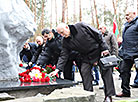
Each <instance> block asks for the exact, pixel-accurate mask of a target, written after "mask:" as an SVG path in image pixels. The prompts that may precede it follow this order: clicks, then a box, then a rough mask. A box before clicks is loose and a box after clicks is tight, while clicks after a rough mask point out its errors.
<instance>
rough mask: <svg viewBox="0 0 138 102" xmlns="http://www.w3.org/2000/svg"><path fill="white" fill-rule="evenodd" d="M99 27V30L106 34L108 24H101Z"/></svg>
mask: <svg viewBox="0 0 138 102" xmlns="http://www.w3.org/2000/svg"><path fill="white" fill-rule="evenodd" d="M98 29H99V31H101V32H102V34H104V33H105V32H106V26H105V25H100V26H99V28H98Z"/></svg>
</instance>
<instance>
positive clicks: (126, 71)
mask: <svg viewBox="0 0 138 102" xmlns="http://www.w3.org/2000/svg"><path fill="white" fill-rule="evenodd" d="M126 21H127V22H126V23H125V24H124V29H123V32H122V34H123V37H122V38H123V41H122V47H121V50H120V51H119V54H120V55H121V57H122V59H123V61H122V63H121V66H120V75H121V78H122V84H121V88H122V92H120V93H119V94H117V95H116V96H117V97H130V96H131V92H130V87H129V84H130V77H131V68H132V66H133V64H134V59H135V58H138V17H136V13H135V11H133V10H127V13H126Z"/></svg>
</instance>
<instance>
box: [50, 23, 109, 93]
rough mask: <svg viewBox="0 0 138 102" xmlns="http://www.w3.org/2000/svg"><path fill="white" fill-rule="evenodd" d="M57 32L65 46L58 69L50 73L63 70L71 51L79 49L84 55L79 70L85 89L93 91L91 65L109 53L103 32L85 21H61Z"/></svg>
mask: <svg viewBox="0 0 138 102" xmlns="http://www.w3.org/2000/svg"><path fill="white" fill-rule="evenodd" d="M57 32H58V33H59V34H60V35H61V36H63V37H64V39H63V48H62V51H61V56H60V57H59V60H58V64H57V69H56V70H55V71H54V72H52V73H51V74H50V75H51V76H53V75H55V74H56V73H57V72H58V71H59V70H62V71H63V70H64V69H63V68H64V66H65V64H66V63H67V59H68V57H69V53H70V51H72V50H74V51H78V52H79V53H80V54H81V57H82V61H81V68H80V69H79V70H80V74H81V77H82V81H83V86H84V90H87V91H93V85H92V81H93V77H92V74H91V66H92V65H93V63H94V62H96V61H98V60H99V59H100V57H101V54H104V55H107V54H109V51H108V47H107V45H106V43H105V41H104V39H103V37H102V34H100V33H99V31H98V30H97V29H95V28H93V27H91V26H89V25H88V24H85V23H77V24H75V25H66V24H64V23H61V24H59V25H58V27H57Z"/></svg>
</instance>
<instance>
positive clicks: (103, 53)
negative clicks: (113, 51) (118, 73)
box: [101, 50, 109, 56]
mask: <svg viewBox="0 0 138 102" xmlns="http://www.w3.org/2000/svg"><path fill="white" fill-rule="evenodd" d="M108 54H109V51H108V50H105V51H102V52H101V56H106V55H108Z"/></svg>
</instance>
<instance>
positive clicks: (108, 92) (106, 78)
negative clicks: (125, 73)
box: [100, 68, 116, 96]
mask: <svg viewBox="0 0 138 102" xmlns="http://www.w3.org/2000/svg"><path fill="white" fill-rule="evenodd" d="M112 69H113V68H109V69H107V70H103V69H102V68H100V73H101V77H102V79H103V83H104V93H105V96H114V95H115V94H116V93H115V86H114V80H113V75H112Z"/></svg>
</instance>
